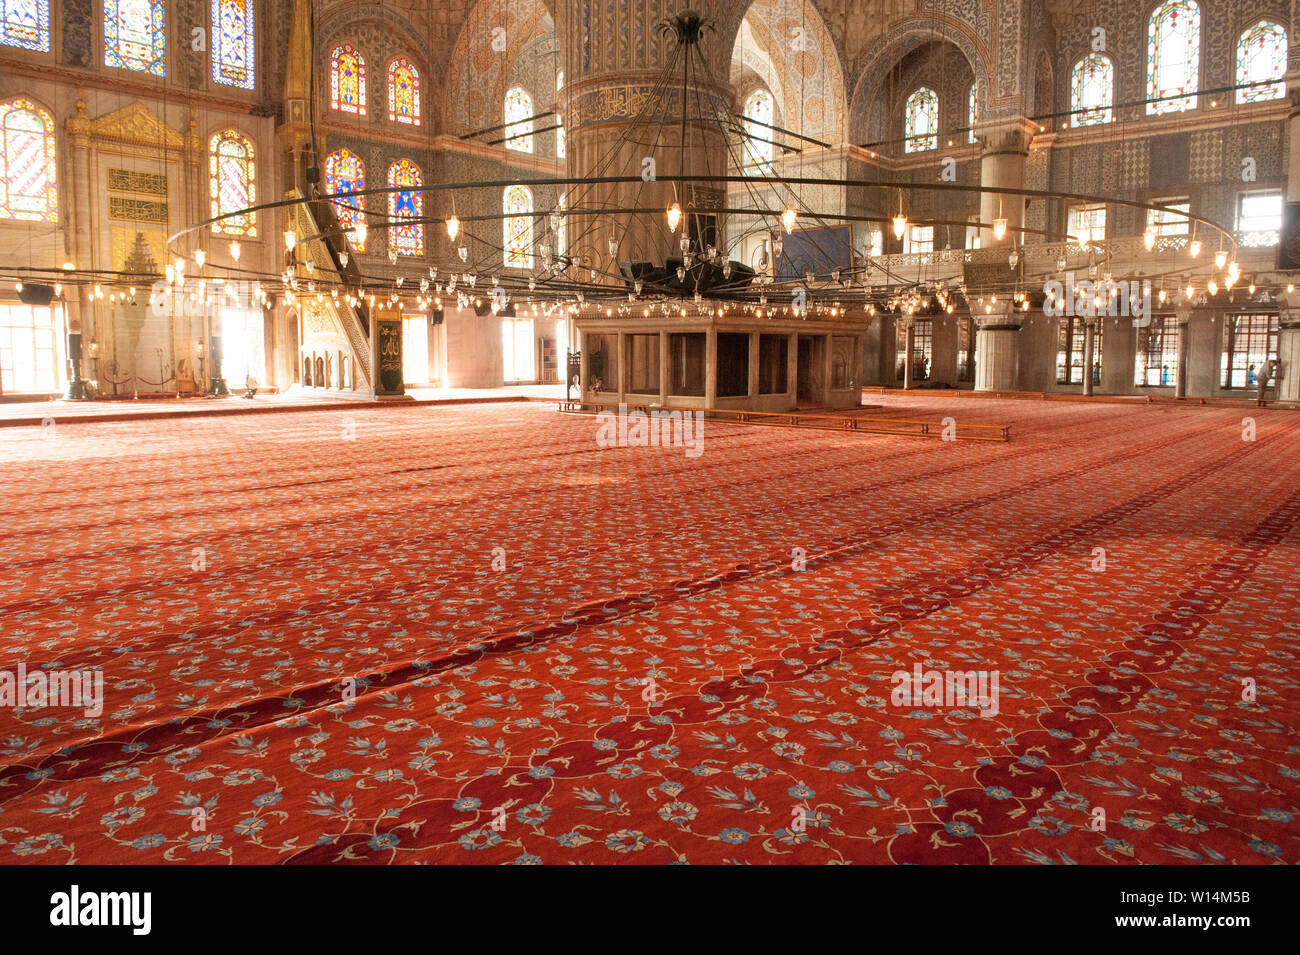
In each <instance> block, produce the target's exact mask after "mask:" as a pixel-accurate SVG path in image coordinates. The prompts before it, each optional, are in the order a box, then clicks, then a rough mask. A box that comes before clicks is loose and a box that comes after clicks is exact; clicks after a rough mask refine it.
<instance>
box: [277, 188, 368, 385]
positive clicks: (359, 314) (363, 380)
mask: <svg viewBox="0 0 1300 955" xmlns="http://www.w3.org/2000/svg"><path fill="white" fill-rule="evenodd" d="M313 193H314V190H313ZM285 198H286V199H302V198H303V193H302V192H301V191H300V190H299V189H296V188H295V189H292V190H290V191H289V192H288V193H286V195H285ZM287 208H288V210H289V224H288V227H289V228H291V229H293V231H294V232H295V234H296V235H297V236H298V239H299V240H300V241H302V240H308V239H310V240H311V241H303V242H302V247H301V248H302V253H301V254H302V255H303V256H305V257H308V258H310V260H311V262H312V266H313V268H314V269H315V270H316V271H317V272H318V273H319V274H320V275H322V276H328V275H331V274H333V275H337V276H338V279H339V282H340V284H341V286H342V288H341V289H340V292H339V297H338V298H337V299H336V298H334V297H333V296H332V295H325V296H323V304H320V305H315V294H314V293H310V292H306V291H302V290H300V293H299V294H300V296H301V298H302V299H303V302H304V307H306V306H307V304H308V303H307V299H308V298H310V300H311V303H312V306H311V307H314V308H316V309H318V310H319V311H320V312H321V313H323V314H324V315H327V316H331V317H332V318H333V320H334V322H335V324H336V325H337V327H338V329H339V330H340V331H341V332H342V337H343V338H344V339H345V340H346V341H347V343H348V346H349V348H350V349H351V352H352V362H353V364H352V367H353V368H354V369H355V377H354V378H353V387H352V391H353V392H360V393H362V394H369V395H373V394H374V391H375V385H374V382H373V381H372V380H371V368H370V337H371V336H370V308H369V306H368V305H367V303H366V301H365V300H364V299H363V298H362V291H363V287H362V281H361V279H362V276H361V270H360V269H359V268H358V267H357V262H356V257H355V256H354V255H350V256H349V257H348V262H347V265H344V264H343V260H342V258H341V257H340V253H342V252H347V251H348V249H347V243H346V240H345V239H344V238H343V234H342V232H341V231H340V226H339V221H338V217H337V216H336V215H335V214H334V207H333V206H332V205H331V204H330V203H329V201H328V200H324V199H318V198H315V197H314V195H313V196H312V197H311V198H308V200H307V201H306V202H299V203H297V204H296V205H292V206H288V207H287ZM316 236H322V238H313V237H316ZM349 294H350V295H352V296H353V297H355V298H357V299H358V304H357V305H356V306H355V307H354V306H352V305H349V304H348V301H347V297H346V296H347V295H349ZM303 347H304V352H305V351H306V342H305V335H304V342H303ZM299 360H300V361H301V356H300V359H299Z"/></svg>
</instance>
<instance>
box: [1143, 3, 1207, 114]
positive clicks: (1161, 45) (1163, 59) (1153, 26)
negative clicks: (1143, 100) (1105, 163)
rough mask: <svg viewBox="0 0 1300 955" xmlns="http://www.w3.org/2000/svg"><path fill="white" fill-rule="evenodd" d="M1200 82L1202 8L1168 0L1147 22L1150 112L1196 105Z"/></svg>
mask: <svg viewBox="0 0 1300 955" xmlns="http://www.w3.org/2000/svg"><path fill="white" fill-rule="evenodd" d="M1200 82H1201V8H1200V7H1199V6H1197V5H1196V3H1194V2H1193V0H1169V2H1168V3H1165V4H1164V5H1163V6H1161V7H1160V8H1159V9H1157V10H1156V12H1155V13H1153V14H1151V21H1150V23H1149V24H1148V26H1147V100H1148V102H1147V113H1148V114H1152V115H1156V114H1159V113H1178V112H1182V111H1183V110H1188V109H1195V108H1196V88H1197V86H1198V85H1199V84H1200Z"/></svg>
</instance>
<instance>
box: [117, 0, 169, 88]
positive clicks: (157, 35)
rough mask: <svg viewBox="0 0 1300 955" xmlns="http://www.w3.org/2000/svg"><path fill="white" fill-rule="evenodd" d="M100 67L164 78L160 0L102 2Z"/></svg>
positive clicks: (163, 18)
mask: <svg viewBox="0 0 1300 955" xmlns="http://www.w3.org/2000/svg"><path fill="white" fill-rule="evenodd" d="M104 65H105V66H114V67H117V68H118V69H122V70H134V71H135V72H137V73H151V74H153V75H154V76H166V75H167V5H166V3H164V2H163V0H104Z"/></svg>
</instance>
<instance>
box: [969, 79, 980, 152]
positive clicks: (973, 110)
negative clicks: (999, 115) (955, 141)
mask: <svg viewBox="0 0 1300 955" xmlns="http://www.w3.org/2000/svg"><path fill="white" fill-rule="evenodd" d="M978 90H979V87H977V86H976V85H975V84H974V83H972V84H971V85H970V96H969V98H968V99H967V101H966V125H967V126H969V127H970V130H969V131H968V132H967V133H966V142H968V143H973V142H975V121H976V120H977V119H979V115H980V111H979V105H980V101H979V92H978Z"/></svg>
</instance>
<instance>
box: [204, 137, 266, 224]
mask: <svg viewBox="0 0 1300 955" xmlns="http://www.w3.org/2000/svg"><path fill="white" fill-rule="evenodd" d="M208 193H209V197H210V201H211V205H212V218H214V219H215V218H216V217H217V216H225V215H228V214H229V213H232V212H239V210H241V209H247V208H249V207H250V206H255V205H257V163H256V161H255V158H254V153H253V142H252V140H250V139H249V138H248V137H247V136H245V135H243V134H242V133H240V132H239V131H238V130H235V129H227V130H223V131H222V132H219V133H217V134H216V135H215V136H213V137H212V139H211V140H210V141H209V142H208ZM212 231H213V232H216V233H220V234H222V235H233V236H248V237H250V238H251V237H254V236H256V235H257V213H255V212H246V213H244V214H242V215H236V216H231V217H230V218H226V219H222V220H221V221H220V222H214V223H212Z"/></svg>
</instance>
